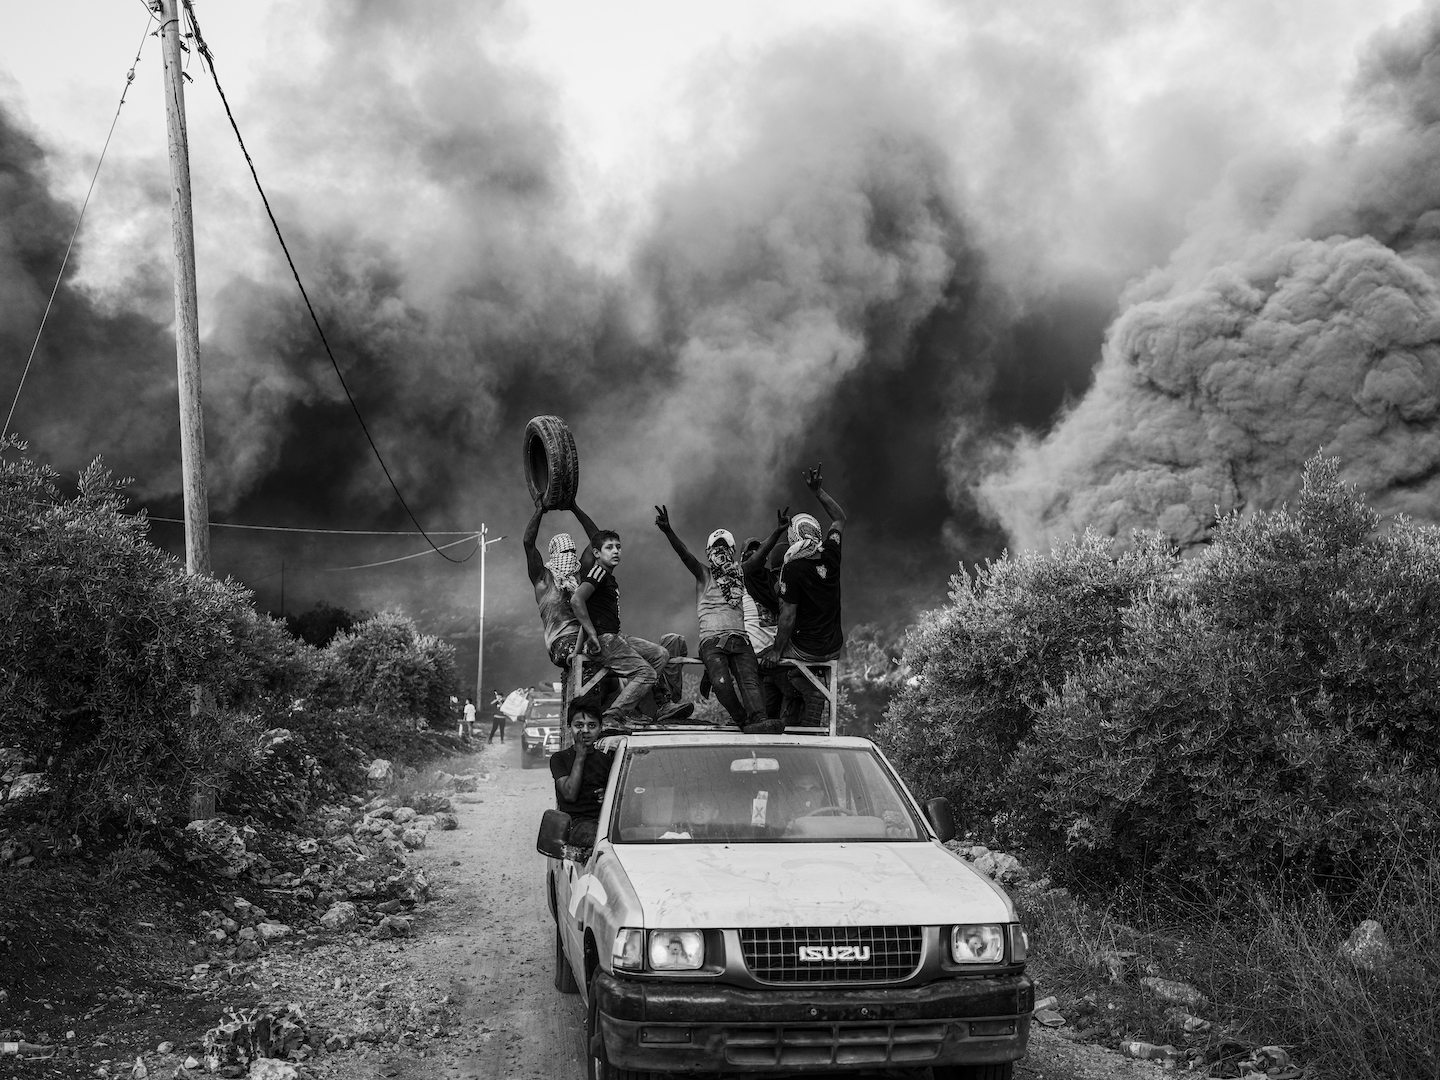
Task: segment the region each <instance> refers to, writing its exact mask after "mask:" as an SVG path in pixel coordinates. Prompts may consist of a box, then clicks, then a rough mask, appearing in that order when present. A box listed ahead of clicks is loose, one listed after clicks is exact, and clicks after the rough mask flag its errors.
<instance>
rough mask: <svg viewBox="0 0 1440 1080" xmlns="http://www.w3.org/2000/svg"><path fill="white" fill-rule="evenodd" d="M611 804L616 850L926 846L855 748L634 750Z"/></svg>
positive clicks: (896, 793)
mask: <svg viewBox="0 0 1440 1080" xmlns="http://www.w3.org/2000/svg"><path fill="white" fill-rule="evenodd" d="M617 799H618V801H617V805H616V810H615V816H614V818H613V819H612V820H613V821H614V826H613V828H612V829H611V832H610V839H611V840H612V841H613V842H615V843H620V844H639V843H644V844H651V843H679V844H685V843H767V842H768V843H777V842H778V843H815V842H827V843H835V842H838V841H845V842H851V841H873V840H878V841H892V842H893V841H896V840H914V841H920V840H924V839H927V834H926V832H925V830H924V829H923V828H922V827H921V825H920V823H919V822H918V821H917V820H916V819H915V816H914V814H913V812H912V811H911V810H910V808H909V806H908V805H907V800H906V799H905V797H904V795H903V794H902V793H901V791H900V790H899V789H898V788H897V787H896V785H895V782H894V781H893V780H892V779H891V778H890V774H889V773H888V771H887V770H886V769H885V768H884V766H882V765H881V763H880V761H879V759H878V758H877V757H876V756H875V754H874V753H873V752H871V751H869V750H865V749H861V748H856V747H829V746H815V747H811V746H766V747H755V748H750V747H738V746H656V747H636V748H633V749H632V750H631V751H630V753H629V754H628V755H627V757H626V762H625V771H624V774H623V776H622V778H621V781H620V786H619V791H618V792H617Z"/></svg>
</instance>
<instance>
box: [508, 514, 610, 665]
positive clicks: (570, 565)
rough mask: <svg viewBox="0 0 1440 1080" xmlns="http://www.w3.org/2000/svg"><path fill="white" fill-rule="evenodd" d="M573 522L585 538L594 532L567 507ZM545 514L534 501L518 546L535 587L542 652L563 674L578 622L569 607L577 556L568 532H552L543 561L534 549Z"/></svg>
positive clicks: (586, 520)
mask: <svg viewBox="0 0 1440 1080" xmlns="http://www.w3.org/2000/svg"><path fill="white" fill-rule="evenodd" d="M570 510H571V512H572V513H574V515H575V518H576V520H578V521H579V522H580V525H581V527H583V528H584V530H585V535H586V537H587V538H588V537H590V536H593V535H594V534H595V532H596V528H595V523H594V522H593V521H591V520H590V519H589V518H588V517H587V516H586V515H585V511H583V510H581V509H580V507H578V506H574V505H572V506H571V507H570ZM544 516H545V511H544V510H542V509H541V508H540V505H539V501H538V500H537V501H536V505H535V514H534V516H533V517H531V518H530V524H529V525H527V526H526V527H525V536H524V538H523V540H522V541H521V543H522V544H523V546H524V548H525V564H526V569H527V570H528V571H529V573H530V584H531V585H533V586H534V587H535V603H536V604H538V605H539V607H540V622H541V624H542V625H543V626H544V628H545V649H546V651H547V652H548V653H549V654H550V662H551V663H552V664H554V665H555V666H556V667H558V668H560V670H562V671H564V670H565V669H566V668H567V667H568V666H569V664H570V657H571V656H572V655H573V654H574V652H575V641H576V639H577V638H578V637H579V636H580V620H579V619H577V618H576V617H575V613H574V612H573V611H572V610H571V608H570V597H571V596H573V595H574V593H575V589H576V587H577V584H578V582H577V575H578V573H579V571H580V556H579V553H578V552H576V550H575V541H574V540H572V539H571V538H570V534H569V533H556V534H555V535H554V536H553V537H551V538H550V545H549V547H548V548H547V550H546V556H545V558H543V559H542V558H541V557H540V551H539V549H538V548H537V547H536V546H535V539H536V537H537V536H539V534H540V519H541V518H543V517H544Z"/></svg>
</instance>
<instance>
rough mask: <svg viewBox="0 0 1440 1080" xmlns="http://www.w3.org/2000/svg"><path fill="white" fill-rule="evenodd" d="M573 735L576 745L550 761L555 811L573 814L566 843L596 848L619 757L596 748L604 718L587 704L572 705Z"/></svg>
mask: <svg viewBox="0 0 1440 1080" xmlns="http://www.w3.org/2000/svg"><path fill="white" fill-rule="evenodd" d="M570 734H571V736H572V737H573V738H574V740H575V742H574V744H573V745H571V746H570V747H569V748H568V749H566V750H561V751H560V752H559V753H557V754H554V755H552V756H551V758H550V775H551V776H552V777H554V778H555V808H556V809H557V810H560V811H561V812H562V813H566V814H569V815H570V832H569V835H568V836H566V838H565V842H566V843H567V844H570V845H572V846H574V847H582V848H586V847H594V846H595V834H596V832H597V831H598V829H599V825H600V804H601V803H603V802H604V801H605V785H606V784H607V783H609V781H610V766H611V765H612V764H614V762H615V755H614V754H611V753H607V752H606V751H604V750H597V749H596V748H595V740H596V739H598V738H599V737H600V717H599V716H598V715H597V714H596V713H595V711H594V709H593V707H592V706H591V705H590V704H589V703H587V702H584V701H577V702H574V703H573V704H572V705H571V706H570Z"/></svg>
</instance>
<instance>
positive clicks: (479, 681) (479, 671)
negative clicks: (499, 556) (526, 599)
mask: <svg viewBox="0 0 1440 1080" xmlns="http://www.w3.org/2000/svg"><path fill="white" fill-rule="evenodd" d="M486 528H487V526H484V525H481V526H480V533H479V536H478V537H477V539H478V540H479V541H480V647H479V649H478V650H476V658H475V708H476V709H483V708H485V700H484V698H482V697H481V696H480V690H481V687H482V686H484V682H483V680H484V678H485V549H486V548H488V547H489V546H490V545H491V544H498V543H499V542H500V541H501V540H504V539H505V537H503V536H497V537H495V539H494V540H486V539H485V531H486Z"/></svg>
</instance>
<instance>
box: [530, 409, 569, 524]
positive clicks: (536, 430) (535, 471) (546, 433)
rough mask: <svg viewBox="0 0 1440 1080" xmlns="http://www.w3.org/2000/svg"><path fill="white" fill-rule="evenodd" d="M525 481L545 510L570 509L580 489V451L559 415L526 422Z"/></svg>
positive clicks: (533, 497)
mask: <svg viewBox="0 0 1440 1080" xmlns="http://www.w3.org/2000/svg"><path fill="white" fill-rule="evenodd" d="M523 458H524V464H525V484H526V486H527V487H528V488H529V489H530V498H531V500H532V501H533V500H534V499H537V498H538V499H539V500H540V506H541V508H542V509H544V510H567V509H569V507H570V505H571V504H572V503H574V502H575V493H576V492H577V491H579V490H580V453H579V451H577V450H576V449H575V436H573V435H571V434H570V429H569V428H568V427H567V426H566V424H565V421H564V420H561V419H560V417H558V416H536V417H534V418H532V419H531V421H530V422H529V423H528V424H526V425H525V442H524V449H523Z"/></svg>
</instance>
